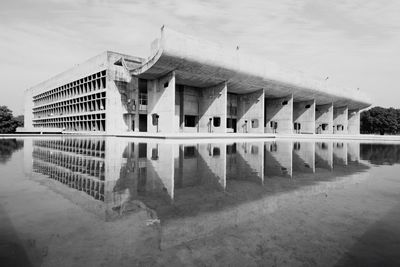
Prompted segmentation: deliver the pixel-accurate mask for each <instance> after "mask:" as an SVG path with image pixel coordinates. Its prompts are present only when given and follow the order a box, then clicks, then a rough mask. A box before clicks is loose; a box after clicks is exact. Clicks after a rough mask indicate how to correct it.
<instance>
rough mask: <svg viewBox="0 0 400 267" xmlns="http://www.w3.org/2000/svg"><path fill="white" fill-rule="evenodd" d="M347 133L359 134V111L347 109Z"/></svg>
mask: <svg viewBox="0 0 400 267" xmlns="http://www.w3.org/2000/svg"><path fill="white" fill-rule="evenodd" d="M348 134H360V111H359V110H349V111H348Z"/></svg>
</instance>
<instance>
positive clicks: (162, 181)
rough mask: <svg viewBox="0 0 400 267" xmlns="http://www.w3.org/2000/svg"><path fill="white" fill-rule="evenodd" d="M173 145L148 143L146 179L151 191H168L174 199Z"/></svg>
mask: <svg viewBox="0 0 400 267" xmlns="http://www.w3.org/2000/svg"><path fill="white" fill-rule="evenodd" d="M174 151H175V150H174V149H173V144H162V143H161V144H158V143H147V161H146V167H147V172H146V177H147V181H148V183H149V185H148V187H150V188H149V190H151V191H153V192H157V193H158V192H160V194H161V193H162V192H163V191H164V190H165V189H166V191H167V193H168V195H169V197H170V198H171V200H173V199H174V185H175V183H174V171H175V165H174V159H175V154H174Z"/></svg>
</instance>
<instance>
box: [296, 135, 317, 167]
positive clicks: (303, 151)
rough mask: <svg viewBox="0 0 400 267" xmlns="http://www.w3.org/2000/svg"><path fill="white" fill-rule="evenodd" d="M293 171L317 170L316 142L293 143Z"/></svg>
mask: <svg viewBox="0 0 400 267" xmlns="http://www.w3.org/2000/svg"><path fill="white" fill-rule="evenodd" d="M293 172H301V173H314V172H315V142H314V141H311V142H307V141H306V142H294V143H293Z"/></svg>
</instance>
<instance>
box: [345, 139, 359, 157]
mask: <svg viewBox="0 0 400 267" xmlns="http://www.w3.org/2000/svg"><path fill="white" fill-rule="evenodd" d="M347 161H349V162H359V161H360V143H358V142H350V143H347Z"/></svg>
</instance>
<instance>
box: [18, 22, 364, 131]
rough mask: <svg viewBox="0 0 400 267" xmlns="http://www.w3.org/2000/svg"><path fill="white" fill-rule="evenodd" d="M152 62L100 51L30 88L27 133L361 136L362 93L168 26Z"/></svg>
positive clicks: (26, 107) (26, 111) (154, 47)
mask: <svg viewBox="0 0 400 267" xmlns="http://www.w3.org/2000/svg"><path fill="white" fill-rule="evenodd" d="M151 48H152V53H151V55H150V56H149V57H148V58H147V59H143V58H138V57H134V56H128V55H124V54H120V53H115V52H105V53H103V54H100V55H98V56H96V57H94V58H92V59H90V60H88V61H86V62H84V63H83V64H80V65H78V66H76V67H74V68H73V69H70V70H68V71H66V72H64V73H62V74H60V75H58V76H56V77H53V78H51V79H50V80H48V81H45V82H43V83H41V84H39V85H37V86H35V87H33V88H30V89H28V90H27V91H26V94H25V130H26V131H41V132H43V131H63V132H94V131H96V132H103V133H105V134H110V135H114V134H121V133H127V132H148V133H160V134H170V133H174V134H176V133H234V132H236V133H244V134H246V133H259V134H262V133H276V134H292V133H303V134H359V128H360V127H359V126H360V123H359V114H360V110H361V109H363V108H366V107H368V106H370V100H369V99H368V98H367V97H366V96H364V95H363V94H362V93H361V92H360V91H358V90H350V89H345V88H339V87H332V86H328V85H327V83H326V81H325V80H316V79H309V78H306V77H303V75H300V74H298V73H296V72H292V71H286V70H283V69H281V68H278V67H276V66H275V65H272V64H269V63H268V62H266V61H264V60H263V59H257V60H253V59H252V58H249V57H247V56H245V55H242V54H241V53H240V51H239V50H238V49H225V48H223V47H222V46H218V45H216V44H213V43H209V42H205V41H202V40H198V39H196V38H193V37H191V36H187V35H184V34H181V33H177V32H175V31H172V30H170V29H167V28H165V27H163V28H162V30H161V38H160V39H157V40H155V41H154V42H153V43H152V45H151Z"/></svg>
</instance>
